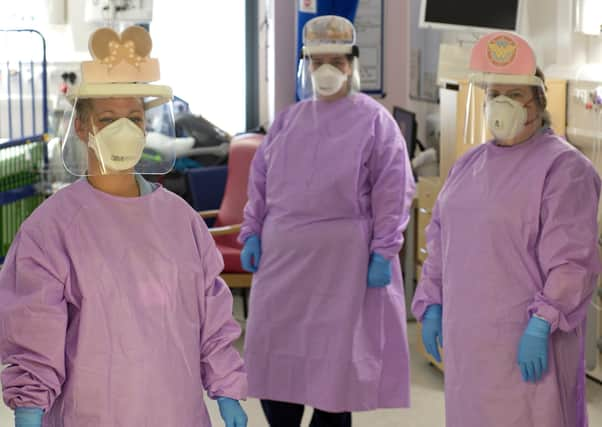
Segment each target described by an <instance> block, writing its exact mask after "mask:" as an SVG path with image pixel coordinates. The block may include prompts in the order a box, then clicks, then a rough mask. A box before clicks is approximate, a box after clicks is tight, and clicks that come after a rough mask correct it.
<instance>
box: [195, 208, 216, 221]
mask: <svg viewBox="0 0 602 427" xmlns="http://www.w3.org/2000/svg"><path fill="white" fill-rule="evenodd" d="M218 214H219V210H218V209H215V210H211V211H200V212H199V215H200V216H201V218H203V219H208V218H216V217H217V215H218Z"/></svg>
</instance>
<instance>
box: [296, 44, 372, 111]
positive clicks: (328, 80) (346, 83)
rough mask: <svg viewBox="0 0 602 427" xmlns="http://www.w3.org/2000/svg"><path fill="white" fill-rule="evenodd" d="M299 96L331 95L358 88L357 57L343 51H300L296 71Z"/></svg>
mask: <svg viewBox="0 0 602 427" xmlns="http://www.w3.org/2000/svg"><path fill="white" fill-rule="evenodd" d="M297 79H298V83H299V84H298V87H299V91H300V92H299V98H300V99H309V98H314V99H325V100H328V99H332V98H337V97H340V96H345V95H348V94H350V93H354V92H358V91H359V90H360V73H359V60H358V58H357V57H355V56H352V55H350V54H349V55H345V54H331V53H324V54H315V55H307V54H304V55H303V58H301V60H300V61H299V69H298V71H297Z"/></svg>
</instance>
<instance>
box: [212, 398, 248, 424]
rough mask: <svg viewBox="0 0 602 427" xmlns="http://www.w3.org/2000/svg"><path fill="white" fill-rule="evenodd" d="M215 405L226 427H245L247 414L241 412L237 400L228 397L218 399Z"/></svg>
mask: <svg viewBox="0 0 602 427" xmlns="http://www.w3.org/2000/svg"><path fill="white" fill-rule="evenodd" d="M217 405H218V406H219V413H220V414H221V415H222V419H223V420H224V423H225V424H226V427H247V414H245V411H243V409H242V407H241V406H240V403H238V400H234V399H230V398H229V397H218V398H217Z"/></svg>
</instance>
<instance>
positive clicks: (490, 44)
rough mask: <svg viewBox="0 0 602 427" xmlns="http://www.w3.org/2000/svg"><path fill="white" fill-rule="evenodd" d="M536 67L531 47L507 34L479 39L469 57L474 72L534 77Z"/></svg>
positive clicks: (517, 37) (496, 34)
mask: <svg viewBox="0 0 602 427" xmlns="http://www.w3.org/2000/svg"><path fill="white" fill-rule="evenodd" d="M536 67H537V65H536V61H535V53H534V52H533V49H531V46H529V44H528V43H527V42H526V41H525V40H524V39H522V38H521V37H519V36H517V35H516V34H512V33H507V32H495V33H491V34H488V35H486V36H484V37H481V39H480V40H479V41H478V42H477V44H476V45H475V46H474V47H473V48H472V52H471V55H470V69H471V70H473V71H476V72H482V73H494V74H510V75H528V76H534V75H535V70H536Z"/></svg>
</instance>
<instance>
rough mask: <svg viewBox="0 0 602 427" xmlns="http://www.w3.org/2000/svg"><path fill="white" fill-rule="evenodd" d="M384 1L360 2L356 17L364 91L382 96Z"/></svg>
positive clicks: (368, 0)
mask: <svg viewBox="0 0 602 427" xmlns="http://www.w3.org/2000/svg"><path fill="white" fill-rule="evenodd" d="M383 3H384V0H360V2H359V5H358V8H357V13H356V16H355V28H356V30H357V45H358V47H359V49H360V75H361V81H362V91H363V92H367V93H372V94H382V93H383V92H384V89H383V63H384V49H383V45H384V43H383V40H384V22H383V21H384V4H383Z"/></svg>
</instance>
